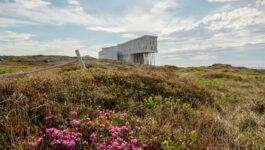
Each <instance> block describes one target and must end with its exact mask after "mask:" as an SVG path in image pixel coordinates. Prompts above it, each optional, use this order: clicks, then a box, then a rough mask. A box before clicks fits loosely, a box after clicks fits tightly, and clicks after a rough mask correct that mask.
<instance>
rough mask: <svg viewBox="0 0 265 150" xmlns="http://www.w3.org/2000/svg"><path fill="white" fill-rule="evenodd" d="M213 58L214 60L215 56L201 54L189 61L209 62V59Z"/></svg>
mask: <svg viewBox="0 0 265 150" xmlns="http://www.w3.org/2000/svg"><path fill="white" fill-rule="evenodd" d="M215 58H216V57H215V56H211V55H206V54H202V55H198V56H194V57H192V58H191V59H192V60H200V61H205V60H211V59H215Z"/></svg>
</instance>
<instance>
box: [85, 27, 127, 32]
mask: <svg viewBox="0 0 265 150" xmlns="http://www.w3.org/2000/svg"><path fill="white" fill-rule="evenodd" d="M86 29H87V30H94V31H105V32H114V33H119V32H125V31H126V29H122V28H118V27H100V26H96V27H87V28H86Z"/></svg>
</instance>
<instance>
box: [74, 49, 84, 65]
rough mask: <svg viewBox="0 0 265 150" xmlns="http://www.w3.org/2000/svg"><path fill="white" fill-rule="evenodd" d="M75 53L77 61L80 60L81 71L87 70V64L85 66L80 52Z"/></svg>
mask: <svg viewBox="0 0 265 150" xmlns="http://www.w3.org/2000/svg"><path fill="white" fill-rule="evenodd" d="M75 53H76V55H77V59H78V61H79V63H80V67H81V69H86V66H85V64H84V62H83V60H82V58H81V56H80V53H79V50H75Z"/></svg>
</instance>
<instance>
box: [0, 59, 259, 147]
mask: <svg viewBox="0 0 265 150" xmlns="http://www.w3.org/2000/svg"><path fill="white" fill-rule="evenodd" d="M87 68H88V69H86V70H79V66H78V65H70V66H66V67H63V68H59V69H55V70H51V71H46V72H41V73H37V74H32V75H28V76H23V77H14V78H1V79H0V83H1V84H0V104H1V106H0V116H1V118H0V149H165V150H170V149H172V150H173V149H228V148H230V149H238V148H241V149H242V148H248V149H251V148H256V149H262V148H263V147H264V144H262V143H263V137H264V134H262V133H264V131H263V129H264V127H263V126H262V125H263V123H264V122H263V123H262V115H263V116H264V108H263V107H262V106H263V105H264V101H263V99H262V90H261V89H259V88H258V87H263V83H264V77H263V72H256V71H251V72H250V71H249V72H247V71H246V70H244V69H241V70H240V69H238V70H236V71H235V69H232V68H230V70H228V69H227V68H211V67H208V68H206V67H205V68H203V67H201V68H199V69H198V68H178V67H174V66H165V67H151V66H143V67H141V66H138V65H133V64H120V63H116V62H100V61H99V62H98V63H94V62H91V63H88V62H87ZM215 71H216V72H215ZM217 71H218V72H217ZM232 71H233V73H231V72H232ZM253 72H254V73H253ZM228 84H229V86H228ZM237 86H241V89H240V90H241V91H244V92H245V94H246V95H247V94H249V92H247V90H249V89H250V88H253V89H255V90H253V91H252V93H253V94H254V96H253V99H255V101H254V100H251V99H249V98H250V97H249V96H245V95H243V94H241V95H240V94H239V91H240V90H238V91H237V90H236V89H237ZM249 86H250V87H249ZM263 92H264V91H263ZM243 98H246V99H249V100H248V101H249V102H251V104H248V105H250V107H246V105H245V104H246V100H244V101H243V100H242V99H243ZM252 102H253V103H252ZM237 104H238V105H237ZM243 104H244V105H245V107H243V106H244V105H243ZM239 106H240V107H239ZM241 107H242V108H241ZM239 108H240V110H241V115H242V116H240V113H239V112H238V111H239V110H238V109H239ZM247 111H248V112H249V113H248V115H247V114H245V113H247ZM253 113H254V114H255V115H253ZM231 115H233V116H234V117H233V118H231V117H229V116H231Z"/></svg>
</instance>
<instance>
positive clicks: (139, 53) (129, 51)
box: [99, 35, 157, 65]
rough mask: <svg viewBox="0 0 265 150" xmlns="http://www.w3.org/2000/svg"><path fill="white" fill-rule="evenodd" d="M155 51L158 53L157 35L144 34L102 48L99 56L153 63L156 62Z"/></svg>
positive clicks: (124, 60)
mask: <svg viewBox="0 0 265 150" xmlns="http://www.w3.org/2000/svg"><path fill="white" fill-rule="evenodd" d="M154 53H157V37H156V36H150V35H144V36H142V37H139V38H136V39H133V40H130V41H128V42H125V43H122V44H118V45H117V46H112V47H106V48H102V51H100V52H99V58H100V59H112V60H119V61H122V62H130V63H139V64H147V65H152V64H155V57H154V56H155V55H154Z"/></svg>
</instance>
